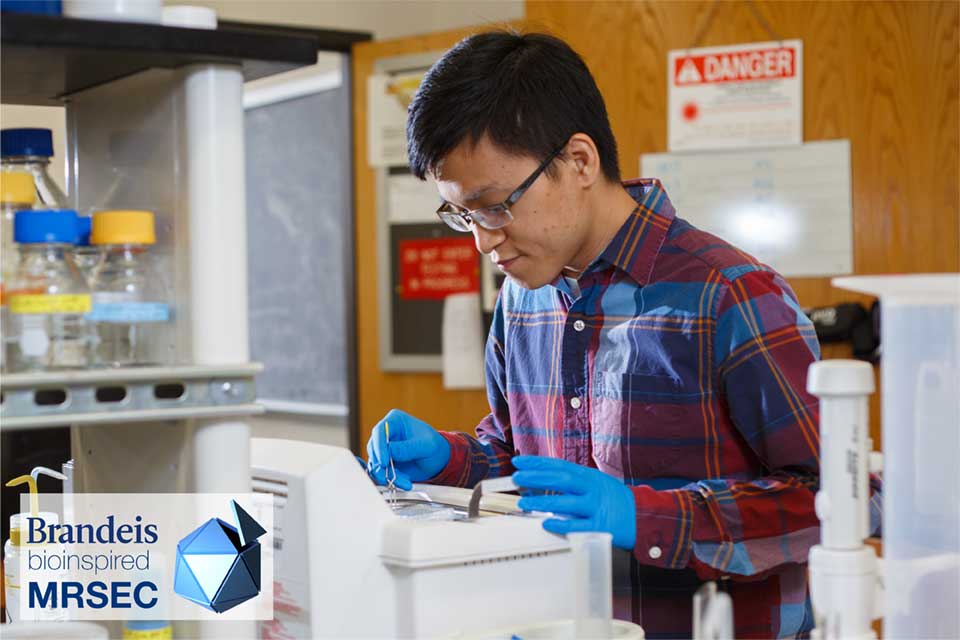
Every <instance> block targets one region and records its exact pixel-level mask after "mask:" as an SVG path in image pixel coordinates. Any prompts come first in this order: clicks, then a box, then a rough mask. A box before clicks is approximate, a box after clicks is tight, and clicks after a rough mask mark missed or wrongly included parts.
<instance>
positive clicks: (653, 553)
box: [647, 547, 663, 560]
mask: <svg viewBox="0 0 960 640" xmlns="http://www.w3.org/2000/svg"><path fill="white" fill-rule="evenodd" d="M647 553H648V554H650V557H651V558H653V559H654V560H656V559H657V558H659V557H660V556H662V555H663V551H661V550H660V547H650V550H649V551H648V552H647Z"/></svg>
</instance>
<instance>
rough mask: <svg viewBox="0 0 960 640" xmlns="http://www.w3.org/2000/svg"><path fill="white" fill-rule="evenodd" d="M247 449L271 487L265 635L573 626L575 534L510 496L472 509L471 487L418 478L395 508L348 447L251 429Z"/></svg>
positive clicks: (482, 633)
mask: <svg viewBox="0 0 960 640" xmlns="http://www.w3.org/2000/svg"><path fill="white" fill-rule="evenodd" d="M251 452H252V463H253V486H254V490H255V491H263V492H269V493H273V494H274V496H275V503H274V504H275V515H274V528H275V533H274V539H275V540H276V542H275V547H276V557H275V563H274V566H275V572H276V576H275V580H276V582H277V585H278V586H277V588H276V589H275V594H276V595H275V598H276V600H275V603H274V611H275V612H276V613H275V619H274V620H273V621H272V622H269V623H265V624H264V626H263V628H262V631H261V633H262V635H263V636H264V637H268V636H269V637H278V636H280V635H281V634H286V635H285V636H283V637H297V638H300V637H310V638H323V637H337V638H346V637H368V638H369V637H390V638H399V637H408V638H409V637H416V638H429V637H496V636H495V635H494V636H488V635H487V634H489V633H491V632H493V631H494V630H497V629H506V630H509V629H513V630H516V629H520V628H524V627H526V626H527V625H532V626H531V627H530V628H533V626H536V625H543V623H544V622H545V621H551V622H555V621H557V620H558V619H566V621H565V623H564V624H565V629H566V632H565V634H566V635H567V637H572V635H570V631H571V630H572V628H573V622H572V621H571V620H569V617H570V614H571V613H572V612H573V611H574V605H575V579H574V575H575V574H574V562H573V554H572V553H571V546H570V543H568V541H567V540H566V539H565V538H563V537H561V536H557V535H553V534H550V533H547V532H546V531H544V530H543V527H542V526H541V525H542V520H543V519H542V517H540V516H538V515H529V514H523V513H522V512H519V511H517V509H516V503H517V500H518V498H517V497H516V496H509V495H505V494H493V495H486V496H484V497H483V499H482V502H481V504H480V516H479V517H476V518H468V517H467V507H468V504H469V501H470V497H471V491H470V490H467V489H459V488H454V487H442V486H433V485H420V484H415V485H414V486H413V490H412V491H407V492H404V491H400V492H397V496H396V504H395V505H393V507H394V508H391V506H389V505H388V504H387V502H386V501H385V499H384V496H383V495H382V491H381V490H379V489H378V488H377V487H375V486H374V485H373V484H372V483H371V482H370V480H369V479H368V477H367V476H366V474H365V472H364V470H363V468H362V467H361V465H359V464H358V463H357V460H356V459H355V458H354V456H353V455H351V454H350V452H349V451H347V450H345V449H341V448H338V447H331V446H325V445H319V444H307V443H303V442H294V441H288V440H275V439H262V438H254V439H252V440H251ZM415 511H419V513H418V514H417V515H418V516H420V517H404V515H410V514H411V513H412V512H415ZM405 512H406V514H405ZM430 512H434V513H435V514H436V515H437V517H432V514H431V513H430ZM425 515H426V517H423V516H425ZM608 547H609V545H608ZM608 553H609V552H608ZM607 562H608V563H609V559H608V560H607ZM608 571H609V566H608ZM511 632H512V631H511ZM638 633H639V635H637V634H638ZM630 634H633V635H632V637H635V638H641V637H642V630H640V628H639V627H638V626H636V625H633V624H630V623H626V622H621V621H617V622H616V623H615V624H614V625H613V632H612V634H611V637H631V635H630ZM507 637H509V635H508V636H507ZM530 637H544V636H535V635H531V636H530Z"/></svg>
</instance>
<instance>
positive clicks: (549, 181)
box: [436, 136, 588, 289]
mask: <svg viewBox="0 0 960 640" xmlns="http://www.w3.org/2000/svg"><path fill="white" fill-rule="evenodd" d="M538 165H539V161H538V160H536V159H534V158H531V157H527V156H515V155H511V154H509V153H507V152H505V151H503V150H502V149H500V148H499V147H497V146H496V145H494V144H493V143H492V142H491V141H490V140H489V139H488V138H487V137H486V136H485V137H483V138H481V139H480V140H479V141H478V142H477V143H476V144H471V143H470V142H469V141H465V142H462V143H461V144H460V145H458V146H457V147H456V148H454V149H453V151H451V152H450V153H449V154H448V155H447V156H446V157H445V158H444V159H443V162H442V164H441V166H440V170H439V171H438V172H437V174H438V175H437V176H436V178H437V187H438V189H439V191H440V197H441V198H443V199H444V200H446V201H447V202H449V203H451V204H453V205H456V206H457V207H459V208H461V209H464V210H473V209H477V208H479V207H485V206H492V205H495V204H499V203H501V202H503V201H504V200H506V199H507V197H508V196H509V195H510V194H511V193H512V192H513V191H514V189H516V188H517V187H518V186H519V185H520V184H521V183H522V182H523V181H524V180H526V179H527V177H528V176H529V175H530V174H531V173H533V172H534V171H535V170H536V169H537V166H538ZM553 167H554V174H555V175H554V177H553V178H551V177H550V176H548V175H547V174H546V173H543V174H541V175H540V177H539V178H537V180H536V181H535V182H534V183H533V184H532V185H531V186H530V188H529V189H527V191H526V192H525V193H524V194H523V197H521V198H520V200H518V201H517V203H516V204H514V205H513V206H512V207H510V212H511V213H512V214H513V221H512V222H510V224H508V225H507V226H505V227H503V228H501V229H495V230H488V229H484V228H483V227H481V226H480V225H478V224H473V225H472V228H473V237H474V240H475V242H476V245H477V249H478V250H479V251H480V252H481V253H484V254H487V255H489V256H490V259H491V260H492V261H493V262H494V263H496V265H497V266H498V267H499V268H500V270H501V271H503V272H504V273H506V274H507V275H508V276H510V277H511V278H513V279H514V280H515V281H516V282H517V283H519V284H520V285H521V286H523V287H525V288H527V289H537V288H539V287H542V286H543V285H545V284H550V283H551V282H553V281H554V280H555V279H556V277H557V276H558V275H559V274H560V272H561V271H562V270H563V268H564V267H565V266H567V265H568V264H570V262H571V261H572V259H573V257H574V256H575V255H576V254H577V252H578V250H579V249H580V246H581V244H582V243H583V241H584V238H585V237H586V232H587V223H588V221H587V219H586V216H583V215H580V211H581V210H582V202H581V198H582V193H581V191H580V190H579V189H578V188H576V184H575V182H574V179H573V176H572V175H571V173H572V168H571V166H570V164H569V163H567V162H563V161H562V160H560V159H557V160H556V161H554V164H553Z"/></svg>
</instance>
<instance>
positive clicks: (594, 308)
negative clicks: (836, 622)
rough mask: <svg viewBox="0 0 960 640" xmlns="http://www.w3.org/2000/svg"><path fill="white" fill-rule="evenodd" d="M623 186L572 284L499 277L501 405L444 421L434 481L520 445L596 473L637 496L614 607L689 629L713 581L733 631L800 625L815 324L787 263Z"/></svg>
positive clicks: (814, 531)
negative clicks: (700, 594)
mask: <svg viewBox="0 0 960 640" xmlns="http://www.w3.org/2000/svg"><path fill="white" fill-rule="evenodd" d="M625 186H626V187H627V189H628V191H629V192H630V193H631V195H632V196H633V197H634V199H635V200H636V201H637V203H638V207H637V209H636V210H635V211H634V212H633V213H632V214H631V216H630V217H629V219H628V220H627V221H626V223H624V225H623V226H622V227H621V229H620V230H619V231H618V233H617V235H616V237H615V238H614V239H613V241H612V242H611V243H610V244H609V246H608V247H607V248H606V249H605V250H604V251H603V253H602V254H601V255H600V256H599V257H598V258H597V259H596V260H595V261H594V262H593V263H592V264H591V265H590V266H589V267H588V268H587V269H586V271H584V273H583V274H582V275H581V277H580V278H579V280H578V281H576V282H575V283H571V282H569V281H567V280H566V279H564V278H559V279H558V280H557V281H556V282H554V283H553V284H552V285H550V286H545V287H542V288H540V289H536V290H533V291H530V290H525V289H523V288H521V287H520V286H518V285H516V284H515V283H512V282H511V281H510V280H509V279H508V280H507V281H506V283H505V284H504V286H503V288H502V291H501V293H500V297H499V300H498V302H497V308H496V310H495V313H494V319H493V324H492V326H491V329H490V335H489V338H488V340H487V347H486V380H487V394H488V396H489V401H490V408H491V413H490V414H489V415H488V416H487V417H486V418H484V419H483V421H482V422H481V423H480V425H479V426H478V427H477V437H476V438H474V437H472V436H470V435H468V434H465V433H460V432H444V434H443V435H444V437H445V438H446V439H447V440H448V441H449V443H450V447H451V458H450V462H449V464H448V465H447V467H446V468H445V469H444V470H443V471H442V472H441V473H440V474H439V475H438V476H437V477H436V478H434V479H432V480H431V482H434V483H438V484H450V485H457V486H467V487H469V486H473V485H474V484H475V483H477V482H478V481H480V480H481V479H483V478H487V477H495V476H501V475H506V474H510V473H512V472H513V467H512V466H511V464H510V459H511V457H512V456H514V455H518V454H532V455H543V456H553V457H557V458H563V459H565V460H569V461H571V462H575V463H578V464H582V465H586V466H590V467H595V468H597V469H600V470H601V471H603V472H605V473H607V474H610V475H612V476H614V477H616V478H620V479H622V480H623V481H624V482H625V483H627V484H628V485H630V486H631V487H632V489H633V492H634V496H635V500H636V514H637V537H636V540H637V543H636V546H635V548H634V549H633V552H632V553H627V552H623V553H619V554H615V556H614V557H615V567H614V574H615V585H614V599H615V602H614V607H615V615H616V617H618V618H624V619H632V620H634V621H635V622H637V623H639V624H641V625H643V627H644V629H645V631H646V633H647V636H648V637H651V638H653V637H690V634H691V626H692V622H691V620H692V613H691V600H692V596H693V593H694V591H695V590H696V589H697V588H698V587H699V586H700V585H701V584H702V583H703V581H705V580H719V585H720V588H721V589H724V590H726V591H727V592H729V593H730V595H731V597H732V599H733V607H734V621H735V635H736V637H737V638H747V637H791V636H796V635H801V634H803V633H804V632H806V631H808V630H809V629H810V628H811V627H812V624H813V620H812V614H811V610H810V606H809V600H808V597H807V576H806V562H807V555H808V553H809V550H810V547H811V546H812V545H814V544H817V543H818V542H819V522H818V520H817V517H816V515H815V514H814V508H813V503H814V494H815V492H816V490H817V486H818V474H819V430H818V424H819V420H818V411H817V401H816V398H814V397H813V396H811V395H809V394H808V393H807V392H806V379H807V367H809V365H810V363H812V362H814V361H815V360H816V359H817V358H818V357H819V352H820V350H819V345H818V343H817V338H816V334H815V332H814V329H813V326H812V324H811V323H810V321H809V320H808V319H807V318H806V316H805V315H804V314H803V312H802V311H801V309H800V306H799V305H798V304H797V300H796V297H795V296H794V293H793V291H792V290H791V289H790V286H789V285H788V284H787V283H786V281H785V280H784V279H783V278H782V277H781V276H780V275H779V274H777V273H776V272H775V271H773V270H772V269H771V268H769V267H767V266H765V265H763V264H760V263H759V262H757V261H756V260H755V259H754V258H752V257H750V256H749V255H746V254H745V253H743V252H742V251H740V250H738V249H736V248H735V247H733V246H731V245H730V244H728V243H726V242H724V241H723V240H721V239H719V238H717V237H715V236H712V235H710V234H708V233H705V232H703V231H700V230H698V229H696V228H695V227H693V226H692V225H690V224H689V223H688V222H686V221H684V220H682V219H681V218H677V217H676V216H675V213H674V208H673V206H672V204H671V203H670V200H669V198H668V197H667V194H666V192H665V191H664V189H663V188H662V187H661V185H660V183H659V181H657V180H635V181H631V182H628V183H626V185H625ZM577 289H579V291H577ZM876 502H877V501H876V500H875V501H874V504H873V507H874V510H875V511H876V508H877V506H878V505H877V503H876ZM873 515H874V516H875V517H876V516H877V515H878V512H875V513H874V514H873Z"/></svg>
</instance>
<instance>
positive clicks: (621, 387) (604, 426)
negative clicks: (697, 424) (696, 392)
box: [591, 371, 699, 480]
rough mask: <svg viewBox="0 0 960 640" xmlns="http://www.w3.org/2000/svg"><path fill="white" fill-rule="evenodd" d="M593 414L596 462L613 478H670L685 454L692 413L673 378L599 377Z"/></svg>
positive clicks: (611, 374) (617, 374) (638, 375)
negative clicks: (675, 465) (675, 466)
mask: <svg viewBox="0 0 960 640" xmlns="http://www.w3.org/2000/svg"><path fill="white" fill-rule="evenodd" d="M592 395H593V406H592V413H591V418H592V420H591V434H592V439H593V456H594V461H595V462H596V463H597V467H598V468H599V469H600V470H601V471H604V472H605V473H609V474H611V475H614V476H617V477H621V478H625V479H630V480H646V479H652V478H656V477H664V476H670V475H671V474H670V472H669V471H670V468H671V466H672V465H673V464H674V463H676V462H677V460H679V459H680V457H681V456H682V455H683V454H684V449H683V438H684V437H685V436H686V437H687V438H689V432H688V430H689V429H690V428H691V426H692V425H691V422H690V421H691V417H692V414H691V413H690V411H691V410H696V407H698V406H699V405H698V404H697V403H694V404H693V405H690V404H688V402H685V400H689V399H688V398H686V397H685V394H684V388H683V385H682V383H681V382H680V381H679V380H677V379H675V378H673V377H671V376H668V375H657V374H655V373H622V372H613V371H598V372H596V373H595V374H594V393H593V394H592Z"/></svg>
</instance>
